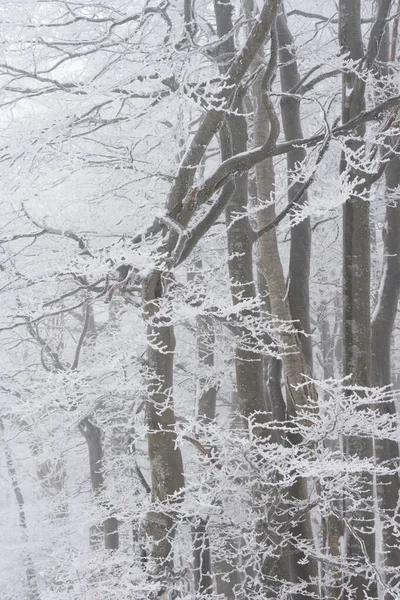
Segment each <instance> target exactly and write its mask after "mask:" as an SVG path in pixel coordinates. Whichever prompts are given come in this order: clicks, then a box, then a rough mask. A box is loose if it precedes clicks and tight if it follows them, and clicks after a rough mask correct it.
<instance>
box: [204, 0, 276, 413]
mask: <svg viewBox="0 0 400 600" xmlns="http://www.w3.org/2000/svg"><path fill="white" fill-rule="evenodd" d="M214 10H215V16H216V22H217V33H218V36H219V37H224V38H225V39H224V41H223V42H221V56H223V63H222V64H221V65H220V69H221V71H222V72H224V71H226V69H227V66H228V65H229V62H230V60H231V57H232V58H233V57H234V55H235V45H234V38H233V25H232V10H233V7H232V5H231V3H230V0H222V1H221V0H218V1H216V2H215V3H214ZM229 34H231V35H229ZM235 111H236V113H237V114H234V115H231V116H228V117H227V118H226V125H225V126H224V127H223V128H222V130H221V136H220V139H221V154H222V159H223V160H225V159H227V158H229V157H230V156H234V155H235V154H238V153H240V152H245V151H246V149H247V122H246V119H245V117H244V116H243V115H242V114H241V113H243V106H242V102H241V101H240V100H239V101H237V102H236V104H235ZM247 202H248V177H247V173H246V174H243V175H241V176H240V177H237V178H236V180H235V191H234V193H233V194H232V197H231V200H230V202H229V205H228V207H227V209H226V224H227V239H228V271H229V277H230V280H231V293H232V301H233V304H234V305H236V304H240V302H242V301H243V300H246V299H252V300H253V299H255V297H256V289H255V284H254V273H253V256H252V246H253V243H252V239H251V235H250V232H251V228H250V223H249V220H248V216H247ZM238 333H239V337H242V338H243V339H246V338H247V339H248V340H249V342H248V343H247V346H249V348H243V347H242V346H241V345H239V344H238V345H237V347H236V352H235V354H236V360H235V365H236V383H237V391H238V395H239V403H240V407H241V413H242V415H243V417H245V418H249V417H251V416H252V415H254V414H255V413H264V414H265V412H266V410H267V403H266V396H265V390H264V381H263V360H262V356H261V355H260V354H259V353H258V352H257V351H254V350H252V349H251V345H252V344H253V343H255V340H252V336H251V333H250V332H249V331H246V330H243V331H242V330H239V332H238ZM257 419H258V420H260V421H261V422H265V421H266V418H265V417H263V416H262V414H258V416H257Z"/></svg>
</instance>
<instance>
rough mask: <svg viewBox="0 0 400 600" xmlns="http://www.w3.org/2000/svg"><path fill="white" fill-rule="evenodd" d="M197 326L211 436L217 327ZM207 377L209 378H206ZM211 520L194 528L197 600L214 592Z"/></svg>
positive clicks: (201, 403)
mask: <svg viewBox="0 0 400 600" xmlns="http://www.w3.org/2000/svg"><path fill="white" fill-rule="evenodd" d="M195 268H196V271H199V272H200V271H201V269H202V261H201V260H198V261H196V262H195ZM193 280H194V281H196V274H193V273H192V272H189V274H188V281H193ZM196 324H197V359H198V363H199V365H198V369H197V370H198V372H199V376H198V377H197V391H198V393H197V394H196V418H197V421H198V423H199V424H200V425H201V432H202V433H205V434H206V433H207V425H209V424H210V423H213V421H214V420H215V409H216V399H217V386H216V381H215V374H214V372H213V371H214V344H215V333H214V323H213V320H212V318H211V317H209V316H207V315H206V316H203V315H199V316H197V318H196ZM205 373H206V374H205ZM207 523H208V519H204V518H202V517H197V518H196V520H195V522H194V524H193V525H192V541H193V574H194V588H195V593H196V598H200V597H201V596H203V595H204V594H211V593H212V591H213V577H212V561H211V548H210V539H209V536H208V531H207Z"/></svg>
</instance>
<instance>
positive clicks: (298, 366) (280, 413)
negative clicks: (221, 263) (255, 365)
mask: <svg viewBox="0 0 400 600" xmlns="http://www.w3.org/2000/svg"><path fill="white" fill-rule="evenodd" d="M253 93H254V100H255V117H254V145H255V146H256V147H257V146H260V145H262V144H263V143H264V142H265V140H266V139H267V137H268V134H269V125H268V114H267V111H266V109H265V106H264V102H263V90H262V89H261V80H260V78H258V79H257V80H256V82H255V84H254V86H253ZM256 179H257V199H258V203H259V204H260V205H261V206H262V205H264V206H265V208H263V209H262V210H259V211H257V221H258V229H261V228H262V227H263V226H264V225H266V224H268V223H270V222H271V221H273V219H274V217H275V205H274V203H273V201H272V199H273V193H274V187H275V176H274V166H273V161H272V159H267V160H265V161H263V162H261V163H259V164H258V165H257V166H256ZM259 251H260V259H259V269H260V271H261V273H262V275H263V277H264V278H265V280H266V282H267V285H268V291H269V302H270V307H271V313H272V314H273V315H274V316H276V317H277V318H278V319H280V320H282V321H289V322H290V321H291V314H290V309H289V305H288V303H287V300H286V297H285V296H286V286H285V281H284V275H283V268H282V263H281V260H280V256H279V250H278V241H277V237H276V231H275V229H272V230H271V231H269V232H267V233H266V234H264V235H263V236H262V237H261V238H260V240H259ZM281 338H282V346H283V348H281V351H282V363H283V372H284V376H285V380H286V389H287V393H286V396H287V404H288V409H287V410H285V408H284V407H283V406H282V403H281V401H280V399H279V396H278V395H274V394H271V400H272V411H273V416H274V418H275V419H276V420H278V421H281V422H282V423H284V422H287V419H288V413H289V415H291V416H292V417H293V416H295V415H296V414H297V413H301V410H302V408H303V407H304V405H305V404H306V403H307V402H309V401H308V400H307V398H306V394H305V390H304V388H300V389H295V387H294V386H295V385H296V384H298V383H299V382H301V381H304V373H307V371H308V367H307V365H306V364H305V362H304V361H303V359H302V354H303V353H302V348H301V345H300V343H299V340H298V337H297V334H296V332H295V331H294V330H293V331H292V332H287V333H283V334H281ZM278 349H279V347H278ZM285 350H286V351H285ZM289 418H290V417H289ZM281 441H284V440H281ZM291 494H292V496H293V498H295V499H297V500H300V501H304V500H307V499H308V490H307V482H306V481H305V480H304V479H302V478H299V480H298V481H297V482H296V484H295V485H294V486H293V489H292V490H291ZM291 534H292V535H293V536H294V537H298V536H300V537H301V538H303V539H306V540H308V541H311V542H313V532H312V527H311V520H310V515H309V514H307V515H306V516H305V518H304V520H303V521H302V522H300V523H296V524H294V526H293V527H292V528H291ZM286 550H287V551H288V552H289V558H290V560H289V572H290V578H291V580H292V581H293V582H294V583H299V582H300V581H302V582H311V581H312V580H313V578H315V577H316V575H317V569H316V564H315V563H314V562H313V561H311V560H306V561H305V560H304V558H305V557H304V554H303V552H301V551H299V550H297V549H295V548H293V547H290V548H286ZM284 562H285V561H284V559H282V560H281V561H280V563H281V564H280V570H281V572H282V574H285V571H286V577H287V575H288V573H287V567H286V565H285V564H284ZM306 590H307V591H306V592H305V593H304V594H303V593H298V594H294V595H293V598H294V599H295V600H300V599H304V598H306V597H307V598H308V597H309V594H310V593H313V592H316V591H317V589H316V587H315V586H314V585H313V584H311V583H308V585H307V586H306Z"/></svg>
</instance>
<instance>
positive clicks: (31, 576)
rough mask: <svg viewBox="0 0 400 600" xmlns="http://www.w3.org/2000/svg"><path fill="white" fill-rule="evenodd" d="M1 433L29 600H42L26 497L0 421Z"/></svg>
mask: <svg viewBox="0 0 400 600" xmlns="http://www.w3.org/2000/svg"><path fill="white" fill-rule="evenodd" d="M0 433H1V434H2V436H3V444H4V454H5V457H6V465H7V471H8V476H9V478H10V481H11V486H12V489H13V492H14V495H15V499H16V501H17V506H18V519H19V526H20V528H21V534H22V541H23V545H24V546H25V548H24V550H23V552H24V563H25V573H26V581H27V586H28V598H29V600H40V592H39V586H38V582H37V577H36V570H35V565H34V564H33V560H32V556H31V555H30V552H29V549H28V524H27V521H26V513H25V502H24V496H23V494H22V491H21V488H20V486H19V483H18V478H17V471H16V469H15V465H14V459H13V455H12V452H11V449H10V447H9V445H8V444H7V442H6V440H5V439H4V425H3V423H2V421H1V420H0Z"/></svg>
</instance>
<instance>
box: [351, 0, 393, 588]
mask: <svg viewBox="0 0 400 600" xmlns="http://www.w3.org/2000/svg"><path fill="white" fill-rule="evenodd" d="M390 4H391V2H390V0H383V1H382V3H381V6H380V8H379V11H378V17H377V20H376V23H375V24H374V27H373V28H372V30H371V38H370V43H369V44H368V48H367V51H366V52H364V46H363V41H362V33H361V16H360V0H339V42H340V49H341V53H342V54H347V55H349V57H350V58H351V59H352V60H354V61H359V60H361V59H362V58H363V59H364V62H363V66H364V67H365V68H367V69H368V68H369V69H371V68H372V66H373V64H374V61H375V59H376V57H377V54H378V51H379V45H380V41H381V38H382V34H383V31H384V25H385V19H386V17H387V15H388V12H389V10H390ZM342 85H343V90H342V121H343V123H346V122H347V121H349V120H350V119H352V118H354V117H356V116H357V115H359V114H360V113H361V112H362V111H363V110H364V107H365V82H364V80H363V79H362V78H361V77H359V76H358V75H357V74H356V73H354V72H351V73H344V75H343V78H342ZM354 133H355V134H356V135H357V138H358V139H356V140H352V141H348V142H347V146H348V149H349V150H350V151H352V152H357V151H359V150H360V148H361V147H362V142H361V141H360V138H362V137H363V136H364V134H365V127H364V126H360V127H359V128H358V130H357V131H355V132H354ZM341 171H342V172H346V175H347V177H348V180H349V181H350V182H351V183H353V186H354V188H353V190H354V191H353V193H352V195H351V196H350V197H349V198H348V200H347V201H346V202H345V204H344V208H343V315H344V316H343V351H344V365H343V371H344V375H346V376H348V377H350V378H351V382H352V383H354V384H356V385H360V386H364V387H368V386H370V385H371V320H370V225H369V202H368V201H365V200H363V199H362V195H365V194H366V193H367V192H368V189H367V185H366V184H364V183H357V181H359V174H358V173H357V171H356V170H355V169H354V167H353V166H351V165H348V164H346V160H345V157H344V155H343V156H342V161H341ZM346 446H347V452H348V454H349V455H350V456H357V457H359V458H369V459H371V458H372V456H373V442H372V439H368V438H362V437H349V438H348V439H347V440H346ZM358 484H359V486H360V494H361V497H362V498H364V499H365V505H364V507H361V508H360V507H359V506H358V507H356V508H354V507H353V506H351V505H350V504H349V503H347V504H346V507H345V513H346V514H345V516H346V521H347V523H348V525H349V527H350V528H351V530H352V531H350V535H349V542H348V558H349V559H350V560H352V561H356V562H359V564H360V565H362V564H365V562H366V561H369V562H371V563H372V564H374V563H375V534H374V531H375V524H374V514H373V482H372V477H371V476H369V475H367V474H366V473H364V474H363V476H362V477H360V479H359V482H358ZM352 532H355V533H356V535H353V533H352ZM365 554H366V556H365ZM352 588H353V590H354V594H355V595H354V596H350V594H351V592H350V590H351V589H352ZM367 593H368V594H369V596H370V597H371V598H376V597H377V584H376V580H374V579H373V578H367V577H366V574H365V573H364V572H362V570H356V571H355V572H354V574H352V575H351V576H350V578H349V581H348V582H347V586H346V592H345V597H346V598H350V597H352V598H353V597H354V598H356V599H357V600H362V599H363V598H365V596H366V594H367Z"/></svg>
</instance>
